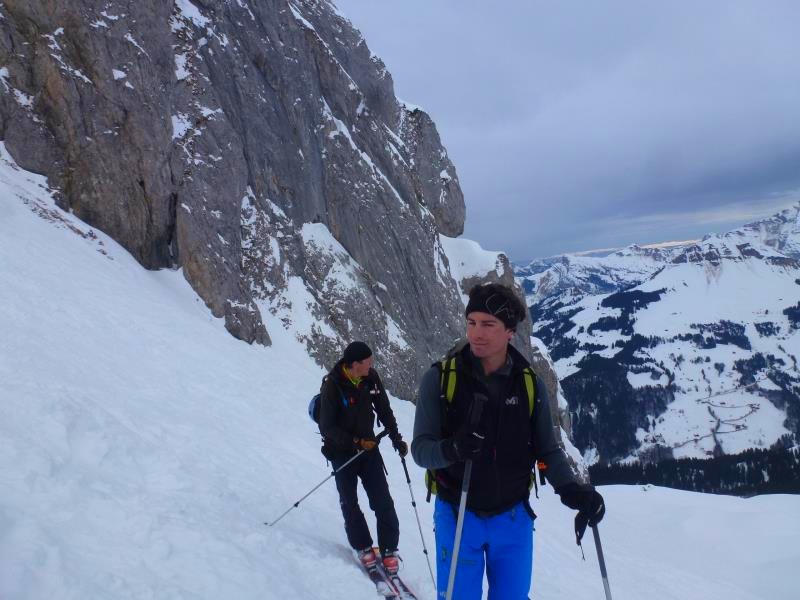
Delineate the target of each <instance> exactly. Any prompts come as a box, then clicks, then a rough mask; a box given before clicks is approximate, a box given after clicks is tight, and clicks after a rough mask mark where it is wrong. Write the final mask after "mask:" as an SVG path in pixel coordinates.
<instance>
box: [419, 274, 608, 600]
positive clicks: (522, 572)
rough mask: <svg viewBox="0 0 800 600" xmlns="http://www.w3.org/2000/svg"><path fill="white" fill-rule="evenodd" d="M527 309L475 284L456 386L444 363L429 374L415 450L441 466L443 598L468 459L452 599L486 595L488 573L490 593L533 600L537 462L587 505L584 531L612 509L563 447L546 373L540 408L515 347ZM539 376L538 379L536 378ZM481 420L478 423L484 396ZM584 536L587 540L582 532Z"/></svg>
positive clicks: (496, 287) (503, 290)
mask: <svg viewBox="0 0 800 600" xmlns="http://www.w3.org/2000/svg"><path fill="white" fill-rule="evenodd" d="M526 313H527V310H526V309H525V305H524V304H523V303H522V302H521V301H520V300H519V299H518V298H517V296H516V294H514V292H513V291H512V290H511V289H509V288H508V287H505V286H503V285H500V284H487V285H480V286H476V287H474V288H473V289H472V290H471V292H470V295H469V302H468V304H467V309H466V312H465V315H466V320H467V342H468V343H467V344H466V345H464V346H463V348H461V349H459V350H456V351H454V353H453V354H452V355H451V356H449V357H448V358H453V357H454V358H455V369H456V370H455V378H456V384H455V392H454V394H453V397H452V402H450V403H448V402H447V400H446V399H445V397H444V395H443V391H442V381H443V378H442V367H441V363H437V364H435V365H434V366H433V367H431V369H430V370H428V371H427V372H426V373H425V375H424V376H423V378H422V381H421V384H420V388H419V395H418V399H417V409H416V416H415V420H414V439H413V441H412V444H411V453H412V455H413V457H414V460H415V462H416V463H417V464H418V465H420V466H421V467H424V468H426V469H430V470H432V471H433V473H434V476H435V481H436V488H437V490H436V493H437V497H436V505H435V507H434V523H435V531H436V546H437V552H436V556H437V563H436V564H437V587H438V591H439V595H440V597H444V595H445V592H446V589H447V584H448V579H449V574H450V568H451V564H450V562H451V557H452V553H453V550H454V548H453V546H454V540H455V529H456V520H457V512H458V503H459V499H460V495H461V484H462V480H463V476H464V466H465V462H466V461H467V460H471V461H472V464H473V466H472V475H471V480H470V486H469V490H468V495H467V503H466V512H465V515H464V526H463V531H462V538H461V544H460V549H459V555H458V565H457V569H456V575H455V585H454V593H453V598H454V599H457V600H478V599H480V598H481V597H482V593H483V590H482V588H483V577H484V570H485V571H486V575H487V578H488V583H489V598H490V600H523V599H527V598H528V592H529V590H530V586H531V575H532V569H533V520H534V518H535V515H534V513H533V510H532V509H531V506H530V503H529V495H530V486H531V480H532V479H531V478H532V476H533V467H534V465H535V463H536V462H537V461H541V462H543V463H545V464H546V474H547V479H548V480H549V481H550V483H551V484H552V485H553V487H554V489H555V491H556V493H558V494H559V495H560V497H561V501H562V502H563V503H564V504H565V505H567V506H569V507H570V508H573V509H576V510H578V511H579V512H578V516H577V517H576V534H578V535H579V536H582V535H583V532H584V531H585V529H586V526H587V524H591V525H593V524H596V523H598V522H599V521H600V520H601V519H602V518H603V515H604V513H605V506H604V503H603V498H602V496H601V495H600V494H599V493H598V492H597V491H596V490H595V489H594V488H593V487H592V486H590V485H587V484H581V483H579V481H578V479H577V477H576V474H575V473H574V472H573V470H572V467H571V466H570V464H569V462H568V460H567V456H566V454H565V452H564V450H563V448H562V447H561V446H560V445H559V444H558V440H557V439H556V436H555V433H554V430H553V422H552V417H551V414H550V405H549V399H548V397H547V388H546V387H545V385H544V384H543V383H542V381H541V379H540V378H539V377H538V376H537V377H536V383H535V388H534V389H535V395H534V400H535V401H534V405H533V411H532V413H531V408H530V405H529V402H528V391H527V387H526V383H525V377H524V375H523V372H524V369H526V368H530V365H529V363H528V361H527V360H525V358H524V357H523V356H522V354H520V353H519V352H518V351H517V350H516V349H515V348H514V347H513V346H512V345H511V344H510V341H511V338H512V337H513V335H514V331H515V328H516V326H517V324H518V323H519V322H520V321H522V320H524V319H525V316H526ZM531 379H532V378H531ZM476 398H477V399H478V400H479V401H481V402H482V407H483V408H482V412H481V413H480V414H481V417H480V419H479V420H478V421H477V423H475V424H474V425H471V422H472V420H473V419H471V414H472V413H471V411H472V410H473V408H474V406H475V399H476ZM579 539H580V538H579Z"/></svg>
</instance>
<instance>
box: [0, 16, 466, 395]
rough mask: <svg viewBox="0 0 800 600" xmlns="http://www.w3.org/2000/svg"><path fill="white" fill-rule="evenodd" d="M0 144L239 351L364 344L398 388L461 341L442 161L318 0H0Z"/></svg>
mask: <svg viewBox="0 0 800 600" xmlns="http://www.w3.org/2000/svg"><path fill="white" fill-rule="evenodd" d="M0 139H2V140H3V141H4V142H5V144H6V147H7V149H8V151H9V152H10V154H11V155H12V156H13V158H14V159H15V160H16V162H17V163H18V164H19V165H20V166H21V167H22V168H24V169H27V170H29V171H34V172H36V173H39V174H43V175H45V176H46V177H47V181H48V185H49V186H50V187H51V188H52V189H54V190H55V192H56V194H57V199H58V202H59V205H60V206H61V207H62V208H63V209H65V210H69V211H71V212H73V213H74V214H75V215H77V216H78V217H79V218H80V219H82V220H83V221H85V222H86V223H88V224H90V225H91V226H93V227H96V228H99V229H101V230H102V231H104V232H106V233H108V234H110V235H111V236H112V237H113V238H114V239H116V240H118V241H119V242H120V243H121V244H122V245H123V246H124V247H125V248H126V249H127V250H128V251H130V252H131V253H132V254H133V256H135V257H136V258H137V260H138V261H139V262H140V263H141V264H142V265H143V266H145V267H147V268H149V269H159V268H179V269H182V271H183V274H184V276H185V277H186V279H187V280H188V281H189V282H190V283H191V285H192V286H193V288H194V289H195V290H196V291H197V293H198V294H199V296H200V297H201V298H202V299H203V300H204V301H205V302H206V304H207V305H208V307H209V308H210V310H211V311H212V313H213V314H214V315H216V316H217V317H223V318H224V319H225V324H226V327H227V328H228V330H229V331H230V332H231V333H232V334H233V335H235V336H237V337H239V338H241V339H242V340H245V341H247V342H250V343H262V344H268V343H269V332H268V331H267V327H266V325H265V321H267V319H266V318H265V317H266V316H267V315H268V314H269V315H271V316H272V317H277V319H274V318H273V319H272V320H271V321H270V322H279V323H281V322H282V324H283V325H284V326H286V327H287V328H291V329H292V330H293V331H297V332H298V333H297V335H298V336H300V337H301V338H302V339H303V340H304V341H305V342H306V343H307V345H308V348H309V350H310V352H311V353H312V354H313V355H314V356H315V357H316V358H317V359H318V360H319V361H320V362H322V363H327V364H329V363H331V362H332V361H333V360H335V358H336V357H337V355H338V353H339V352H340V350H341V347H342V344H343V343H346V342H347V341H348V340H350V339H355V338H358V339H364V340H366V341H367V342H369V343H370V344H371V345H372V346H373V347H374V348H375V350H376V355H377V358H378V360H379V361H380V362H381V363H383V364H385V365H386V369H385V370H386V372H387V379H388V381H389V383H390V386H391V388H392V389H393V391H395V392H396V393H398V394H401V395H405V396H406V397H410V396H411V394H412V390H413V388H414V385H415V382H416V376H417V374H418V373H419V371H420V370H421V369H422V368H423V367H424V366H425V365H426V364H428V362H429V361H430V359H431V357H432V356H436V355H438V354H440V353H441V352H443V351H444V350H445V349H446V348H447V347H449V346H450V345H451V344H452V342H453V340H455V339H456V338H457V337H458V336H459V335H460V334H461V332H462V328H463V326H462V323H463V318H462V316H461V311H462V305H461V302H460V298H459V295H460V290H459V289H458V284H457V283H456V280H455V279H454V277H453V276H452V274H451V273H450V271H449V261H448V258H447V256H446V254H445V252H444V250H443V248H442V245H441V242H440V237H439V234H440V233H441V234H444V235H446V236H457V235H459V234H460V233H461V231H462V228H463V222H464V215H465V209H464V201H463V196H462V192H461V189H460V187H459V183H458V177H457V175H456V172H455V168H454V167H453V165H452V163H451V162H450V160H449V159H448V157H447V153H446V151H445V149H444V148H443V147H442V144H441V142H440V140H439V136H438V134H437V132H436V128H435V126H434V124H433V122H432V121H431V119H430V118H429V117H428V115H427V114H425V112H423V111H422V110H421V109H419V108H417V107H412V106H409V105H406V104H404V103H402V102H399V101H398V100H397V99H396V97H395V95H394V91H393V82H392V78H391V76H390V75H389V73H388V72H387V71H386V69H385V68H384V65H383V64H382V62H381V61H380V59H378V58H377V57H375V56H374V55H373V54H372V53H371V52H370V50H369V49H368V47H367V45H366V43H365V41H364V39H363V38H362V36H361V35H360V33H359V32H358V31H357V30H356V29H354V28H353V26H352V25H351V24H350V22H349V21H348V20H347V19H346V18H344V17H343V16H342V15H340V14H339V13H338V12H337V10H336V8H335V6H334V5H333V4H332V3H330V2H328V1H326V0H257V1H256V0H175V1H156V0H143V1H141V2H128V1H123V0H72V1H71V2H50V1H48V0H3V1H2V3H0Z"/></svg>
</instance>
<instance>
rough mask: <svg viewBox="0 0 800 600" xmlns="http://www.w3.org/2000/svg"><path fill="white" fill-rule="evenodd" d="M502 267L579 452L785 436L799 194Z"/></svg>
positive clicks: (718, 451) (757, 443) (798, 390)
mask: <svg viewBox="0 0 800 600" xmlns="http://www.w3.org/2000/svg"><path fill="white" fill-rule="evenodd" d="M515 273H516V275H517V277H518V280H519V281H520V284H521V285H522V287H523V289H524V290H525V293H526V296H527V301H528V304H529V307H530V311H531V316H532V318H533V322H534V335H535V336H536V337H537V338H539V339H540V340H541V341H542V342H543V345H544V346H546V347H547V348H548V349H549V351H550V356H551V358H552V359H553V361H554V363H555V366H556V371H557V373H558V376H559V379H560V381H561V386H562V388H563V391H564V395H565V397H566V399H567V402H568V404H569V407H570V412H571V413H572V427H573V431H572V433H573V437H574V441H575V444H576V446H577V447H578V448H579V449H580V450H581V452H582V453H583V455H584V458H585V459H586V460H587V462H588V463H590V464H596V465H608V464H628V463H632V462H636V461H641V462H648V463H651V462H660V461H664V460H668V459H673V458H674V459H684V458H704V457H711V456H723V455H732V454H737V453H741V452H743V451H745V450H746V449H749V448H756V449H766V448H770V447H772V446H774V445H775V444H784V445H785V444H787V443H788V444H789V445H790V446H791V445H794V444H796V443H797V441H796V440H797V435H798V426H799V425H800V370H799V368H798V358H799V357H800V204H798V205H796V206H793V207H792V208H789V209H786V210H784V211H782V212H780V213H778V214H776V215H774V216H772V217H770V218H768V219H764V220H762V221H757V222H754V223H750V224H747V225H745V226H743V227H740V228H738V229H734V230H733V231H729V232H727V233H724V234H719V235H709V236H706V237H705V238H703V239H702V240H700V241H695V242H683V243H677V244H666V245H659V246H650V247H640V246H630V247H628V248H625V249H622V250H619V251H616V252H612V253H610V254H608V255H606V256H585V255H584V256H577V255H563V256H556V257H551V258H547V259H543V260H536V261H533V262H531V263H530V264H528V265H525V266H516V267H515Z"/></svg>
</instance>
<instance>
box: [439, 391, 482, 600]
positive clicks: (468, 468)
mask: <svg viewBox="0 0 800 600" xmlns="http://www.w3.org/2000/svg"><path fill="white" fill-rule="evenodd" d="M487 400H488V398H487V397H486V396H484V395H483V394H475V398H474V399H473V401H472V418H471V419H470V424H471V425H472V426H473V427H475V426H477V424H478V423H479V422H480V420H481V412H482V411H483V403H484V402H486V401H487ZM471 478H472V459H470V460H468V461H467V463H466V465H465V466H464V479H463V480H462V481H461V500H460V501H459V503H458V518H457V519H456V538H455V540H454V541H453V555H452V557H451V559H450V575H449V577H448V581H447V595H446V596H445V598H446V600H452V598H453V588H454V587H455V584H456V568H457V567H458V551H459V550H460V548H461V532H462V531H463V529H464V513H465V512H466V510H467V492H468V491H469V480H470V479H471Z"/></svg>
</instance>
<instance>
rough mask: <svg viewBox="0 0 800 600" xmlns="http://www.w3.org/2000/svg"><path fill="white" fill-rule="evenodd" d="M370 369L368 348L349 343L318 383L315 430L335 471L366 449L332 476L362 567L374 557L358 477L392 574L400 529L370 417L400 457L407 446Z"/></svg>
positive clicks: (384, 392)
mask: <svg viewBox="0 0 800 600" xmlns="http://www.w3.org/2000/svg"><path fill="white" fill-rule="evenodd" d="M372 365H373V357H372V350H370V348H369V346H367V345H366V344H365V343H364V342H352V343H351V344H350V345H348V346H347V348H345V351H344V355H343V357H342V359H341V360H340V361H339V362H337V363H336V365H335V366H334V367H333V368H332V369H331V371H330V373H328V376H327V377H326V378H325V380H324V381H323V384H322V389H321V391H320V394H321V397H320V410H319V429H320V432H321V433H322V438H323V440H324V445H323V453H324V454H325V456H326V458H328V460H330V461H331V463H332V464H333V467H334V469H337V470H338V469H339V467H341V466H342V465H343V464H344V463H345V462H347V460H348V459H350V458H352V457H353V455H355V454H356V453H357V452H358V451H359V450H364V451H365V452H364V453H363V454H362V455H361V456H360V457H359V458H357V459H356V460H354V461H353V462H352V463H350V464H349V465H348V466H347V467H345V468H344V469H342V470H341V471H339V472H338V473H337V474H336V489H337V490H338V491H339V503H340V505H341V507H342V515H343V516H344V529H345V533H346V534H347V540H348V542H349V543H350V546H351V547H352V548H353V549H354V550H355V551H356V552H357V553H358V558H359V560H360V561H361V563H362V564H363V565H364V566H365V567H367V568H370V567H372V566H373V565H375V564H376V563H377V556H376V554H375V552H374V551H373V549H372V536H371V535H370V532H369V528H368V527H367V522H366V520H365V519H364V513H363V512H362V511H361V507H360V506H359V505H358V493H357V485H358V479H359V478H360V479H361V484H362V485H363V486H364V490H365V491H366V493H367V497H368V498H369V507H370V508H371V509H372V510H373V511H374V512H375V516H376V518H377V522H378V527H377V532H378V548H379V550H380V554H381V557H382V561H383V567H384V569H385V570H386V571H387V572H389V573H396V572H397V570H398V567H399V560H400V556H399V554H398V551H397V545H398V542H399V538H400V525H399V522H398V520H397V513H396V512H395V509H394V502H393V500H392V496H391V494H390V493H389V485H388V483H387V482H386V475H385V472H384V467H383V458H382V457H381V454H380V450H379V449H378V447H377V442H376V439H375V431H374V429H373V427H374V424H375V415H376V414H377V416H378V419H379V422H380V423H381V424H382V425H383V427H385V428H386V429H388V430H389V439H391V441H392V446H393V447H394V449H395V450H396V451H397V452H398V453H399V454H400V456H405V455H406V454H407V453H408V445H407V444H406V443H405V442H404V441H403V438H402V436H401V435H400V432H399V430H398V429H397V420H396V419H395V417H394V413H393V412H392V408H391V406H389V397H388V396H387V395H386V390H385V389H384V387H383V383H382V382H381V378H380V377H379V376H378V373H377V372H376V371H375V369H373V368H372Z"/></svg>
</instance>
